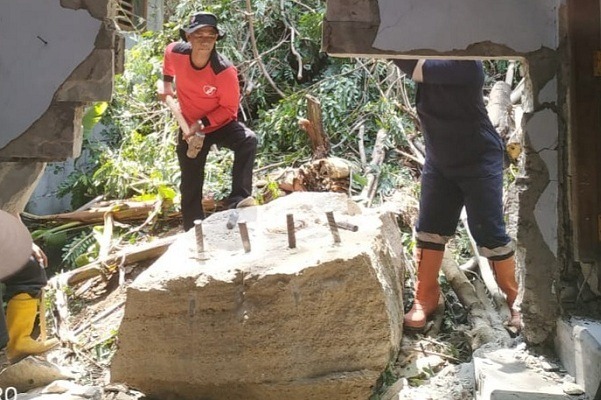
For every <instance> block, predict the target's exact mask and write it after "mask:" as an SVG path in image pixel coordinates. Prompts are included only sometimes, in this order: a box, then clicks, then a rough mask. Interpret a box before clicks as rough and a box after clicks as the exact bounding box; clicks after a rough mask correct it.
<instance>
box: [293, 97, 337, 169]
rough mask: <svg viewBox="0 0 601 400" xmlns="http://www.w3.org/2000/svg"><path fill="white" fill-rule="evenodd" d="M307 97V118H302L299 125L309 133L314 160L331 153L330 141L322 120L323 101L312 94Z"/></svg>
mask: <svg viewBox="0 0 601 400" xmlns="http://www.w3.org/2000/svg"><path fill="white" fill-rule="evenodd" d="M305 97H306V98H307V118H308V119H301V120H300V121H299V125H300V127H301V129H303V130H304V131H305V132H307V134H308V135H309V141H310V143H311V150H312V152H313V157H312V159H313V160H319V159H321V158H326V157H327V156H328V154H329V153H330V141H329V140H328V137H327V136H326V134H325V132H324V130H323V124H322V120H321V103H320V102H319V100H318V99H317V98H315V97H313V96H311V95H306V96H305Z"/></svg>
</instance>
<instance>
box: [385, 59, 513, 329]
mask: <svg viewBox="0 0 601 400" xmlns="http://www.w3.org/2000/svg"><path fill="white" fill-rule="evenodd" d="M393 62H394V63H395V64H396V65H397V67H399V68H400V69H401V70H402V71H403V72H405V74H407V76H409V77H411V79H413V80H414V81H415V82H416V83H417V92H416V99H415V102H416V109H417V113H418V116H419V120H420V123H421V128H422V133H423V135H424V140H425V144H426V161H425V164H424V168H423V172H422V176H421V196H420V209H419V217H418V221H417V224H416V226H415V231H416V239H417V245H416V251H415V261H416V264H417V282H416V287H415V301H414V304H413V307H412V308H411V310H410V311H409V312H408V313H407V314H406V315H405V326H406V327H407V328H409V329H414V330H421V329H423V328H424V327H425V325H426V319H427V318H428V317H429V316H430V315H431V314H432V313H433V312H434V311H435V310H436V307H437V303H438V299H439V296H440V287H439V285H438V274H439V271H440V265H441V263H442V258H443V254H444V249H445V244H446V243H447V241H448V240H449V239H450V238H451V237H452V236H453V235H454V234H455V230H456V228H457V223H458V221H459V217H460V213H461V209H462V208H463V207H464V206H465V209H466V213H467V217H468V225H469V228H470V231H471V233H472V235H473V237H474V240H475V241H476V244H477V245H478V247H479V251H480V254H481V255H482V256H484V257H486V258H488V260H489V262H490V265H491V267H492V270H493V272H494V274H495V278H496V280H497V283H498V285H499V287H500V288H501V290H502V291H503V292H504V293H505V295H506V296H507V303H508V305H509V308H510V309H511V320H510V321H509V323H510V325H512V326H514V327H515V328H517V329H520V327H521V318H520V314H519V313H518V311H517V310H515V309H514V307H513V305H514V302H515V299H516V297H517V294H518V285H517V282H516V279H515V258H514V249H513V244H512V241H511V239H510V238H509V236H508V235H507V232H506V229H505V222H504V219H503V152H504V146H503V142H502V140H501V138H500V137H499V135H498V133H497V132H496V130H495V128H494V127H493V125H492V123H491V121H490V119H489V118H488V114H487V112H486V107H485V106H484V100H483V98H482V87H483V84H484V71H483V68H482V63H481V62H480V61H471V60H461V61H459V60H419V61H418V60H394V61H393Z"/></svg>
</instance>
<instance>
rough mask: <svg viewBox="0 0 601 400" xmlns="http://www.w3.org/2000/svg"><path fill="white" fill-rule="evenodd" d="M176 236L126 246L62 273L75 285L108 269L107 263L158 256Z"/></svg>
mask: <svg viewBox="0 0 601 400" xmlns="http://www.w3.org/2000/svg"><path fill="white" fill-rule="evenodd" d="M175 238H176V236H169V237H165V238H162V239H158V240H156V241H153V242H149V243H145V244H143V245H140V246H137V247H134V248H131V247H129V248H125V249H123V250H121V251H119V252H117V253H115V254H112V255H110V256H108V257H106V258H104V259H101V260H97V261H94V262H92V263H90V264H86V265H84V266H82V267H79V268H76V269H74V270H71V271H67V272H63V273H62V274H60V275H61V277H62V279H64V282H66V284H68V285H69V286H73V285H76V284H78V283H80V282H83V281H86V280H88V279H91V278H94V277H96V276H99V275H102V274H103V273H104V272H105V270H106V267H105V266H106V265H112V264H115V263H117V262H118V263H120V264H121V263H122V264H123V265H127V264H133V263H137V262H140V261H145V260H149V259H153V258H157V257H159V256H161V255H162V254H163V253H165V251H167V249H168V248H169V246H170V245H171V244H172V243H173V242H174V241H175Z"/></svg>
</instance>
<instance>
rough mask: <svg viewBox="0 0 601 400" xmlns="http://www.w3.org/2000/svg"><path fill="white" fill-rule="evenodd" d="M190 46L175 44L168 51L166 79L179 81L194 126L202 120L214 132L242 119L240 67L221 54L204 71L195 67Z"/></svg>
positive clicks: (207, 130)
mask: <svg viewBox="0 0 601 400" xmlns="http://www.w3.org/2000/svg"><path fill="white" fill-rule="evenodd" d="M191 54H192V47H191V46H190V44H189V43H182V42H175V43H171V44H169V45H168V46H167V48H166V49H165V58H164V60H163V79H164V80H165V81H166V82H173V81H175V86H176V90H177V98H178V100H179V104H180V107H181V110H182V114H183V115H184V118H185V119H186V121H187V122H188V124H189V125H191V124H192V123H193V122H194V121H197V120H199V119H201V120H202V121H203V123H204V125H205V129H204V130H203V132H204V133H211V132H214V131H216V130H217V129H219V128H221V127H222V126H224V125H226V124H227V123H229V122H231V121H234V120H236V119H237V117H238V106H239V104H240V86H239V83H238V72H237V70H236V67H235V66H234V65H233V64H232V63H231V62H230V61H229V60H227V59H226V58H225V57H223V56H222V55H221V54H219V53H218V52H217V51H213V54H212V55H211V59H210V61H209V63H208V64H207V65H206V66H205V67H203V68H200V69H199V68H196V67H194V66H193V65H192V61H191V59H190V55H191Z"/></svg>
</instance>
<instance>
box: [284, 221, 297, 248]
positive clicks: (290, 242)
mask: <svg viewBox="0 0 601 400" xmlns="http://www.w3.org/2000/svg"><path fill="white" fill-rule="evenodd" d="M286 227H287V228H288V247H290V248H291V249H294V248H295V247H296V236H295V235H294V215H292V214H286Z"/></svg>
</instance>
